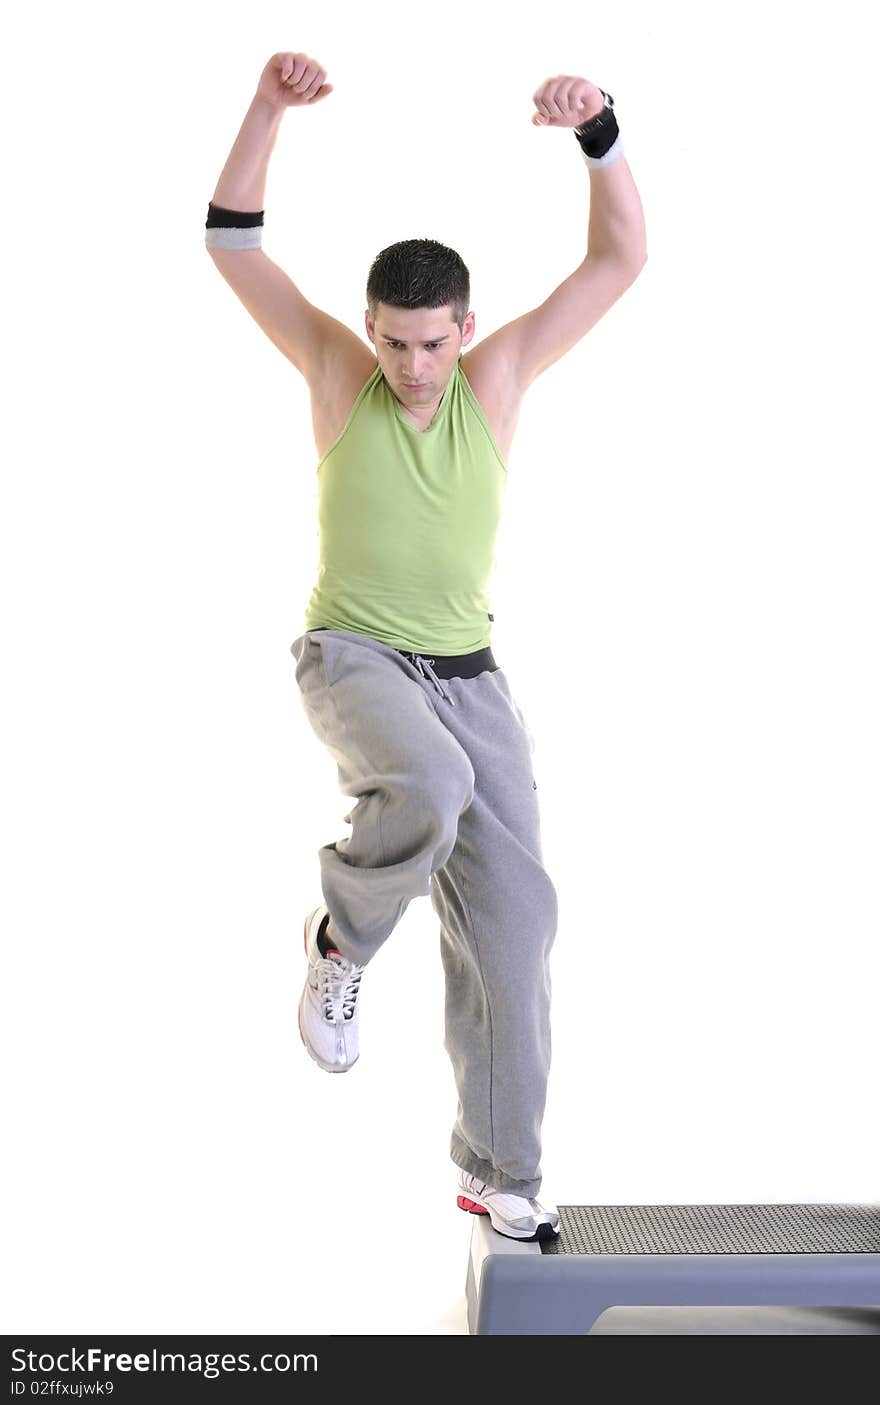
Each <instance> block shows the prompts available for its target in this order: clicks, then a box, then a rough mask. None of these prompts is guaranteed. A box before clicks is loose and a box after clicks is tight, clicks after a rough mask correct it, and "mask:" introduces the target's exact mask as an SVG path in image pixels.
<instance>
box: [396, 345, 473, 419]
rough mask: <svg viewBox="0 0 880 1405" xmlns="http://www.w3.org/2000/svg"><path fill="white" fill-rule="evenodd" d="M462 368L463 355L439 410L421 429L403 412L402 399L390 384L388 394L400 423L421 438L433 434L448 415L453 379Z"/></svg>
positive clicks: (455, 367) (449, 382) (451, 377)
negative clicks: (399, 398)
mask: <svg viewBox="0 0 880 1405" xmlns="http://www.w3.org/2000/svg"><path fill="white" fill-rule="evenodd" d="M460 368H461V356H459V358H458V360H457V361H456V363H455V365H454V366H453V368H452V371H451V373H450V376H449V380H448V381H447V383H446V389H445V390H444V392H443V397H442V399H441V401H440V404H439V405H438V406H437V411H436V414H435V415H434V418H433V419H432V421H431V423H430V424H429V425H427V426H426V427H425V428H424V429H420V428H419V426H418V425H417V424H413V422H412V420H410V419H407V417H406V415H405V414H404V413H403V410H402V409H401V407H400V401H399V400H398V398H397V396H396V395H395V394H394V391H393V390H392V389H391V386H390V385H389V386H388V394H389V395H390V396H391V399H392V400H393V402H394V413H395V414H396V415H397V418H398V419H399V420H400V423H401V424H403V425H406V427H407V429H411V430H412V432H413V434H418V435H419V437H420V438H421V437H423V436H425V435H427V434H433V433H434V430H435V429H438V428H439V426H440V424H441V422H442V420H444V419H445V417H446V413H447V411H448V409H449V402H450V400H451V398H452V385H453V381H454V380H455V377H456V376H457V375H458V374H459V373H460Z"/></svg>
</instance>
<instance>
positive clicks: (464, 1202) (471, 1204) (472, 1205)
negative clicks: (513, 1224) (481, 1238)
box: [455, 1195, 559, 1244]
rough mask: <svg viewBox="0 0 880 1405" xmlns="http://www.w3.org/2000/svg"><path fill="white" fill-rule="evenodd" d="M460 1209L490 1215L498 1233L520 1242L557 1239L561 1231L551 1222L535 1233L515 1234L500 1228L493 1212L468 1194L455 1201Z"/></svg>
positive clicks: (541, 1225)
mask: <svg viewBox="0 0 880 1405" xmlns="http://www.w3.org/2000/svg"><path fill="white" fill-rule="evenodd" d="M455 1203H456V1204H457V1205H458V1208H459V1210H467V1211H468V1213H469V1214H471V1215H488V1216H489V1221H490V1223H491V1225H492V1228H493V1229H494V1231H495V1233H496V1234H500V1235H503V1237H504V1238H505V1239H516V1240H517V1241H518V1242H519V1243H525V1244H534V1243H543V1242H544V1241H545V1240H547V1239H555V1238H556V1236H557V1235H558V1233H559V1230H558V1229H554V1228H553V1226H552V1225H549V1224H539V1225H538V1228H537V1229H536V1230H535V1233H534V1234H514V1233H512V1232H511V1231H510V1230H509V1229H499V1228H498V1225H497V1224H496V1223H495V1219H494V1217H493V1215H492V1212H491V1211H490V1210H489V1209H488V1208H487V1207H486V1206H485V1205H484V1204H483V1203H482V1201H479V1200H471V1199H470V1197H469V1196H467V1195H459V1196H458V1197H457V1199H456V1202H455Z"/></svg>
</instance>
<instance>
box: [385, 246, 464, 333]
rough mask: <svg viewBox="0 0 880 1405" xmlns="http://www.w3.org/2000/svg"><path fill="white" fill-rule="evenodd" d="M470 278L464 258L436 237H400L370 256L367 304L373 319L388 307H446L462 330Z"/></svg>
mask: <svg viewBox="0 0 880 1405" xmlns="http://www.w3.org/2000/svg"><path fill="white" fill-rule="evenodd" d="M470 299H471V279H470V274H469V273H468V270H467V267H466V266H465V263H464V260H463V259H462V257H461V255H460V254H457V253H456V252H455V250H454V249H448V248H447V247H446V245H445V244H439V243H438V242H437V240H436V239H402V240H401V241H400V242H399V243H398V244H389V246H388V248H387V249H383V250H382V252H381V253H379V254H377V255H376V257H375V258H374V259H373V262H372V265H371V267H370V272H369V275H368V277H367V306H368V308H369V313H370V317H371V319H372V321H373V322H375V320H376V314H377V312H378V310H379V303H380V302H382V303H385V304H386V306H387V307H407V308H411V307H447V306H449V307H450V308H451V312H452V320H453V322H455V323H456V325H457V326H458V330H459V331H461V330H462V328H463V326H464V321H465V318H466V317H467V315H468V312H469V311H470Z"/></svg>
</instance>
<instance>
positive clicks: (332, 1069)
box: [296, 913, 360, 1073]
mask: <svg viewBox="0 0 880 1405" xmlns="http://www.w3.org/2000/svg"><path fill="white" fill-rule="evenodd" d="M313 915H314V914H313V913H309V915H308V917H307V918H306V920H305V922H304V923H303V948H304V950H305V953H306V958H308V954H309V922H310V921H311V919H312V917H313ZM305 998H306V994H305V991H303V993H302V995H301V996H300V1001H299V1005H298V1006H297V1009H296V1022H297V1025H298V1026H299V1037H300V1039H301V1040H302V1042H303V1047H304V1048H305V1051H306V1053H307V1054H308V1056H309V1058H310V1059H312V1060H313V1061H314V1062H315V1063H316V1064H317V1065H318V1068H322V1069H323V1070H324V1072H325V1073H348V1070H349V1069H350V1068H354V1066H355V1064H356V1063H357V1061H358V1059H359V1058H360V1054H358V1058H357V1059H352V1061H351V1063H350V1064H346V1065H345V1067H344V1068H340V1067H339V1065H338V1064H335V1065H331V1064H327V1063H325V1062H324V1060H323V1059H319V1058H318V1055H317V1054H316V1053H315V1051H314V1049H313V1048H312V1046H311V1044H310V1043H309V1041H308V1040H307V1039H306V1036H305V1035H304V1034H303V1026H302V1002H303V1000H304V999H305Z"/></svg>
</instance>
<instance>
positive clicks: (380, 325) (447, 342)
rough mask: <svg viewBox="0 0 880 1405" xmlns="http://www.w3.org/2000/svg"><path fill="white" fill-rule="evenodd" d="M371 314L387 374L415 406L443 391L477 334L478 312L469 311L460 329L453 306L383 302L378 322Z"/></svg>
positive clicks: (373, 338)
mask: <svg viewBox="0 0 880 1405" xmlns="http://www.w3.org/2000/svg"><path fill="white" fill-rule="evenodd" d="M365 317H366V325H367V336H368V337H369V338H370V341H371V342H372V343H373V345H374V346H375V348H376V358H377V360H378V362H379V365H380V366H381V367H382V371H383V373H384V375H385V379H386V380H387V381H388V383H389V385H390V386H391V389H392V391H393V392H394V394H395V395H396V396H397V398H398V399H399V400H402V401H404V403H405V404H407V405H411V406H412V407H413V408H414V409H417V408H418V407H419V406H420V405H430V404H431V403H432V401H434V400H437V399H439V398H440V397H441V396H442V394H443V392H444V390H445V389H446V386H447V383H448V381H449V377H450V376H451V374H452V372H453V370H454V368H455V363H456V361H457V360H458V357H459V354H460V352H461V349H462V347H463V346H467V344H468V342H469V341H470V340H471V338H472V336H473V335H474V320H475V319H474V314H473V313H472V312H469V313H468V315H467V317H466V318H465V323H464V327H463V328H462V331H461V332H459V330H458V326H457V324H456V323H455V322H453V320H452V309H451V308H450V307H386V305H385V304H384V303H381V302H380V303H379V306H378V309H377V311H376V321H375V322H373V321H372V320H371V318H370V314H369V311H367V312H366V314H365ZM412 381H416V382H418V387H417V388H414V387H413V386H412V385H411V384H410V382H412Z"/></svg>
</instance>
